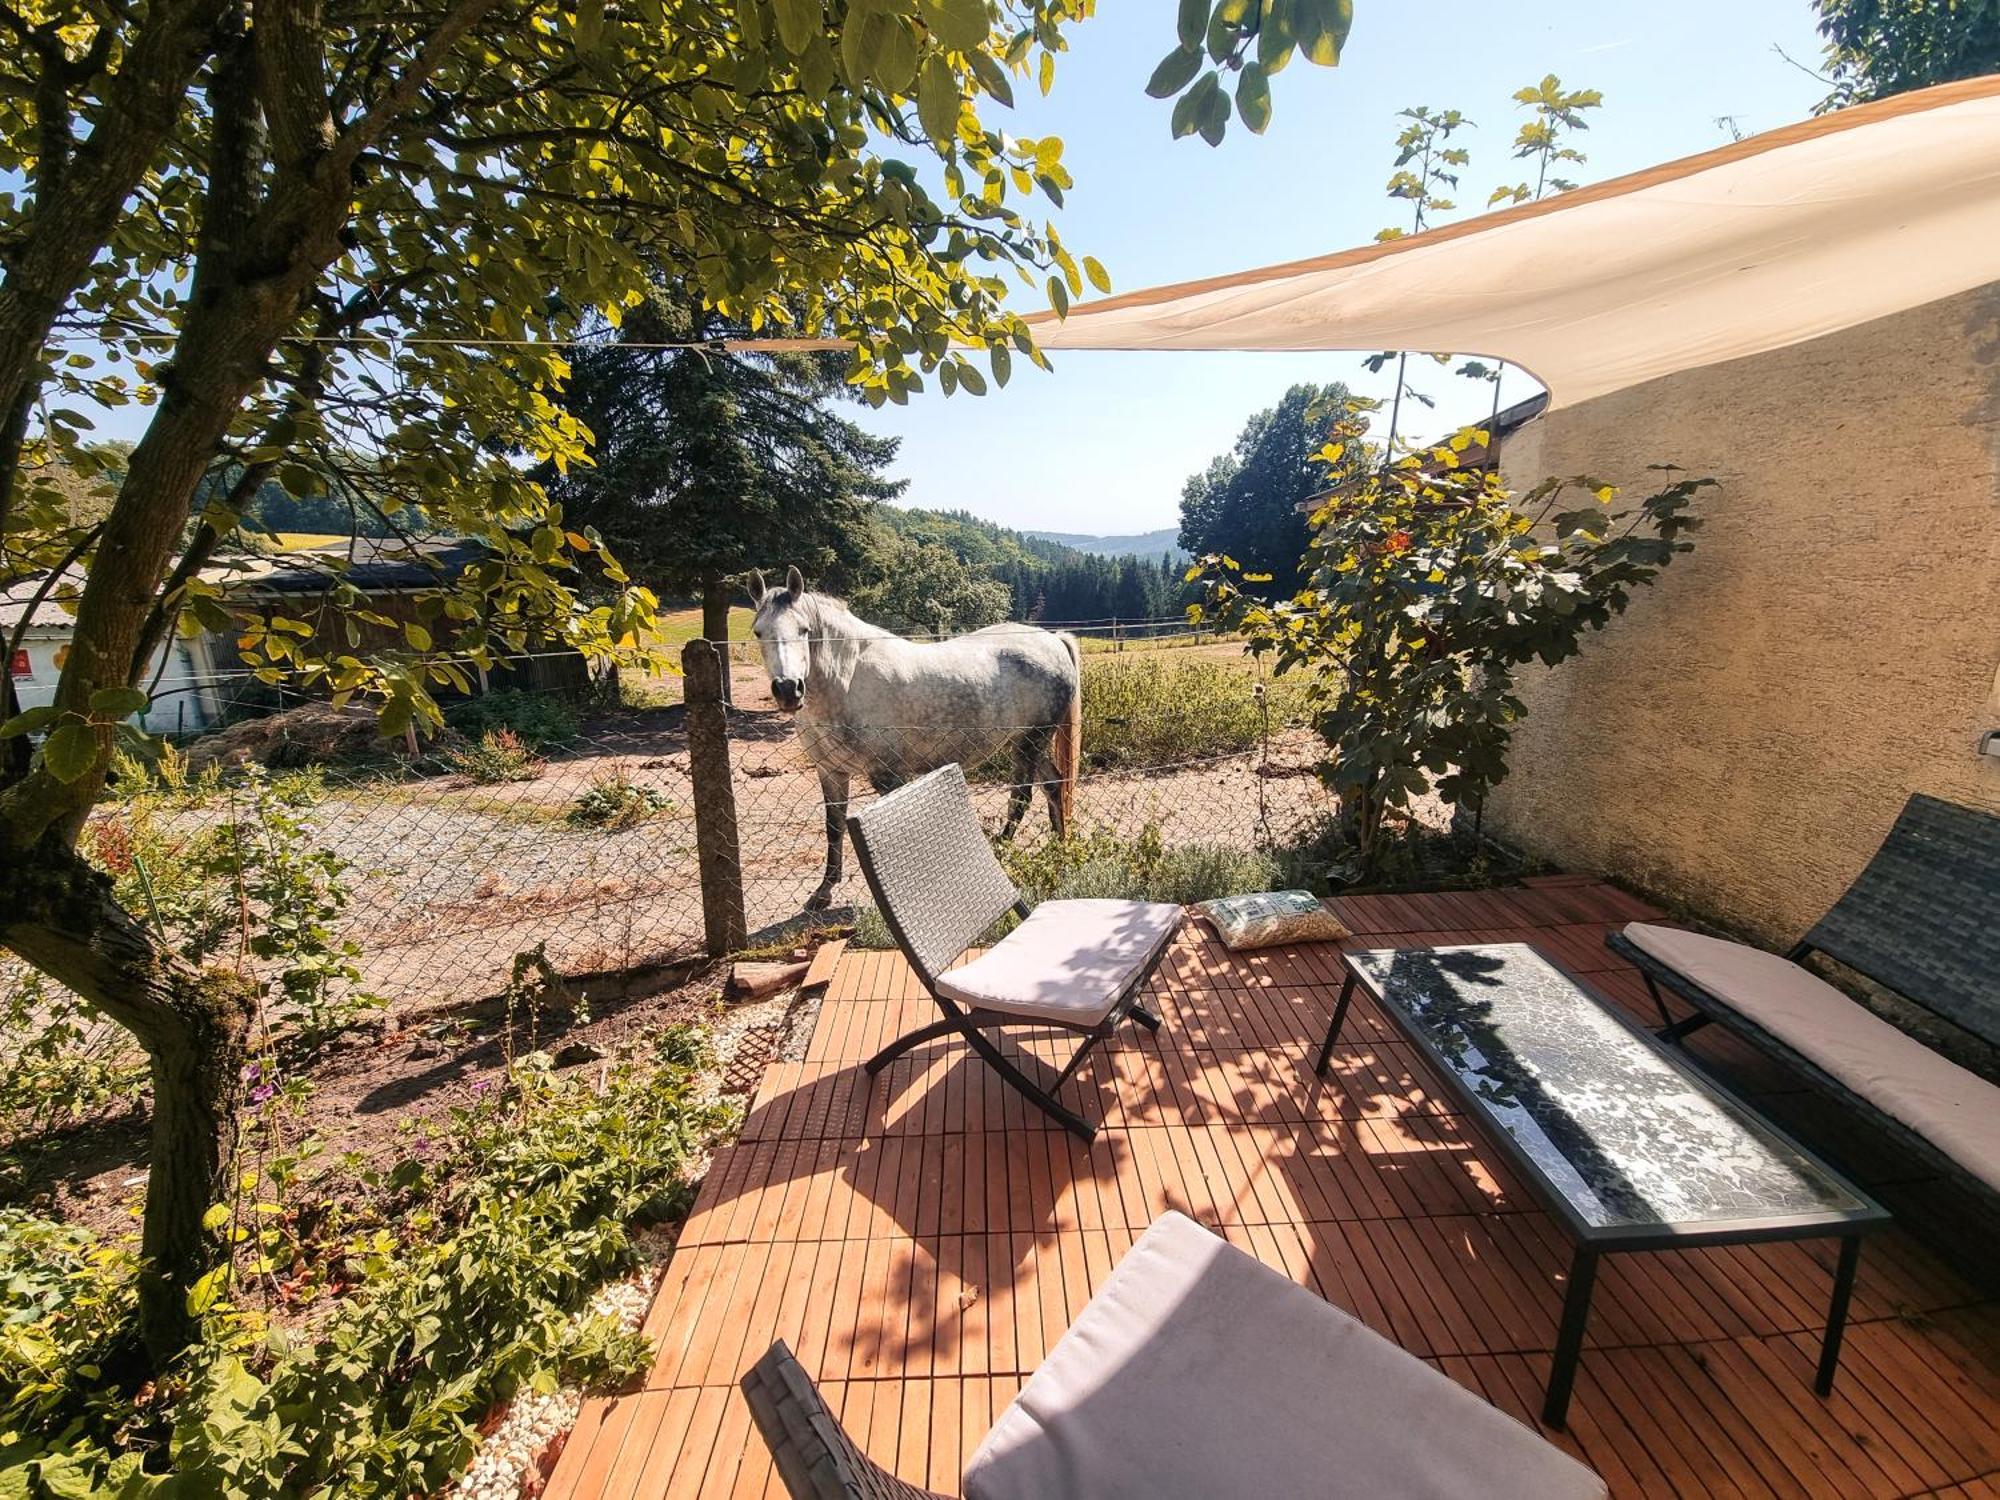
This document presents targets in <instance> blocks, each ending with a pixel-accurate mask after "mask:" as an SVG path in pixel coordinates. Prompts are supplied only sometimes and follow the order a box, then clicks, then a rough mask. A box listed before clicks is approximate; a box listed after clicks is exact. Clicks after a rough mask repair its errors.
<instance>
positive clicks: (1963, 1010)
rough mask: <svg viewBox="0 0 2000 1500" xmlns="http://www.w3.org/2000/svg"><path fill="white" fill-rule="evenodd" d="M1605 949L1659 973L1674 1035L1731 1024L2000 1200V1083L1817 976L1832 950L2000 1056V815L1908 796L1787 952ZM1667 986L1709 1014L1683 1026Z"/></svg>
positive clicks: (1629, 934)
mask: <svg viewBox="0 0 2000 1500" xmlns="http://www.w3.org/2000/svg"><path fill="white" fill-rule="evenodd" d="M1605 942H1606V943H1607V944H1608V945H1609V946H1610V947H1611V949H1612V950H1613V951H1614V952H1616V953H1618V954H1619V955H1620V956H1621V957H1623V958H1626V959H1628V960H1630V961H1631V962H1632V963H1633V964H1634V965H1636V966H1637V967H1638V969H1639V972H1640V973H1641V974H1642V975H1643V976H1644V977H1645V980H1646V986H1647V988H1648V989H1649V990H1650V991H1651V992H1652V995H1653V1000H1654V1003H1655V1004H1656V1005H1658V1006H1659V1010H1660V1020H1661V1023H1662V1029H1661V1031H1660V1035H1661V1036H1663V1037H1666V1038H1668V1039H1669V1040H1674V1041H1678V1040H1680V1039H1681V1038H1682V1037H1685V1036H1687V1035H1688V1034H1689V1033H1690V1032H1692V1031H1695V1030H1697V1029H1699V1028H1700V1027H1703V1026H1706V1025H1708V1024H1709V1023H1710V1022H1711V1021H1723V1022H1726V1023H1727V1024H1728V1025H1729V1027H1730V1029H1731V1030H1734V1031H1738V1032H1741V1033H1742V1034H1743V1035H1745V1036H1746V1037H1748V1038H1750V1039H1751V1040H1752V1041H1754V1042H1756V1043H1757V1044H1758V1045H1759V1046H1761V1047H1762V1048H1764V1049H1766V1050H1767V1051H1769V1052H1771V1053H1772V1054H1773V1055H1775V1056H1777V1057H1779V1058H1781V1059H1783V1060H1784V1061H1785V1062H1786V1063H1788V1064H1790V1065H1791V1066H1792V1067H1793V1068H1795V1069H1796V1070H1797V1071H1798V1072H1799V1073H1801V1074H1803V1075H1804V1076H1805V1077H1806V1078H1808V1079H1809V1080H1811V1081H1812V1082H1813V1083H1815V1084H1817V1085H1818V1086H1819V1087H1821V1088H1823V1089H1825V1090H1826V1091H1828V1092H1829V1093H1831V1094H1832V1095H1834V1096H1835V1097H1837V1098H1840V1099H1842V1100H1845V1101H1846V1102H1848V1103H1850V1104H1853V1105H1856V1106H1858V1107H1859V1108H1861V1109H1863V1110H1864V1111H1866V1112H1867V1113H1868V1114H1869V1115H1870V1116H1871V1117H1872V1118H1874V1119H1875V1120H1876V1121H1878V1122H1879V1123H1880V1124H1881V1125H1882V1127H1883V1128H1884V1129H1885V1130H1886V1131H1887V1132H1888V1133H1889V1134H1890V1135H1891V1136H1893V1137H1894V1138H1895V1139H1896V1140H1897V1141H1898V1142H1900V1143H1901V1144H1902V1145H1903V1146H1905V1147H1906V1148H1907V1149H1908V1150H1909V1151H1910V1153H1911V1154H1912V1155H1913V1156H1915V1157H1916V1158H1917V1159H1918V1160H1920V1161H1922V1162H1924V1163H1925V1164H1927V1165H1928V1166H1930V1167H1931V1168H1933V1169H1935V1170H1936V1171H1938V1172H1940V1173H1941V1174H1943V1175H1945V1176H1947V1177H1949V1178H1951V1179H1953V1180H1954V1181H1958V1182H1962V1183H1964V1184H1966V1185H1967V1186H1969V1187H1971V1188H1972V1189H1973V1190H1974V1191H1975V1192H1977V1193H1979V1194H1981V1195H1982V1196H1983V1197H1985V1198H1988V1199H1991V1200H1994V1201H1995V1202H2000V1087H1996V1086H1995V1085H1994V1084H1993V1083H1991V1082H1989V1081H1988V1080H1986V1079H1984V1078H1981V1077H1980V1076H1979V1075H1978V1074H1976V1073H1973V1072H1972V1071H1970V1070H1969V1069H1966V1068H1962V1067H1960V1066H1958V1065H1957V1064H1956V1063H1954V1062H1952V1061H1950V1060H1949V1059H1947V1058H1945V1057H1943V1056H1941V1055H1940V1054H1939V1053H1937V1052H1936V1051H1934V1050H1932V1049H1931V1048H1929V1047H1927V1046H1926V1045H1925V1044H1924V1043H1923V1042H1921V1041H1920V1040H1918V1039H1917V1038H1916V1037H1913V1036H1911V1035H1910V1034H1909V1033H1907V1032H1905V1031H1902V1030H1901V1029H1899V1028H1897V1027H1896V1026H1893V1025H1891V1024H1890V1023H1889V1022H1888V1021H1886V1020H1883V1019H1882V1018H1881V1017H1880V1016H1877V1015H1876V1014H1875V1013H1874V1012H1873V1011H1871V1010H1869V1009H1868V1008H1867V1007H1865V1006H1863V1005H1861V1004H1859V1003H1858V1002H1857V1001H1855V1000H1853V999H1851V998H1849V997H1848V996H1847V995H1845V994H1843V993H1842V992H1841V991H1839V990H1837V989H1835V988H1834V987H1833V986H1832V985H1830V984H1828V983H1826V982H1825V981H1824V980H1822V979H1821V978H1819V976H1818V975H1816V974H1814V973H1813V972H1812V971H1811V970H1809V969H1807V968H1806V967H1805V966H1804V960H1805V959H1806V957H1807V956H1808V955H1809V954H1812V953H1822V954H1825V955H1826V956H1827V957H1828V958H1831V959H1834V960H1836V961H1837V962H1839V963H1841V964H1844V965H1846V966H1847V967H1848V968H1850V969H1852V970H1854V971H1855V972H1856V973H1859V974H1861V975H1863V976H1865V977H1866V978H1868V979H1871V980H1874V981H1875V982H1876V983H1877V984H1880V985H1882V986H1884V987H1885V988H1887V989H1890V990H1893V991H1894V992H1895V993H1896V994H1898V995H1900V996H1901V997H1903V998H1904V999H1906V1000H1908V1001H1910V1002H1911V1003H1912V1004H1914V1005H1917V1006H1920V1007H1922V1008H1923V1009H1925V1010H1927V1011H1929V1012H1930V1013H1931V1014H1933V1015H1935V1016H1938V1017H1940V1018H1942V1019H1943V1020H1946V1021H1949V1022H1951V1023H1952V1024H1953V1025H1954V1026H1956V1027H1958V1028H1960V1029H1961V1030H1963V1031H1965V1032H1967V1033H1969V1034H1970V1035H1972V1036H1975V1037H1978V1038H1980V1039H1981V1040H1983V1041H1985V1042H1987V1043H1989V1044H1992V1045H1995V1046H2000V817H1996V816H1995V815H1993V814H1992V813H1988V812H1982V811H1980V810H1978V809H1976V808H1970V807H1959V806H1956V805H1954V804H1952V803H1949V802H1942V801H1939V800H1938V799H1937V798H1935V797H1925V796H1915V797H1912V798H1910V800H1909V802H1908V803H1907V804H1906V805H1905V806H1904V808H1903V811H1902V814H1901V815H1900V816H1899V817H1898V818H1897V819H1896V823H1895V826H1894V827H1893V828H1891V829H1890V830H1889V836H1888V837H1887V838H1886V839H1885V840H1883V843H1882V847H1881V849H1880V850H1878V851H1877V852H1876V855H1875V857H1874V858H1873V859H1871V860H1870V861H1869V862H1868V865H1867V867H1866V868H1865V869H1863V870H1862V872H1861V873H1860V874H1859V875H1858V876H1856V877H1855V880H1854V883H1853V884H1852V885H1851V886H1849V887H1848V888H1847V891H1846V893H1845V894H1844V895H1842V896H1841V898H1840V899H1839V900H1838V901H1837V902H1835V903H1834V905H1833V908H1832V910H1830V911H1829V912H1827V914H1826V915H1825V916H1824V917H1822V918H1821V919H1820V920H1819V922H1818V923H1817V924H1815V925H1814V927H1813V929H1812V930H1811V931H1810V932H1808V933H1807V934H1806V935H1805V937H1804V938H1802V939H1801V940H1800V941H1799V942H1798V944H1797V945H1796V946H1794V947H1793V948H1792V949H1791V951H1790V952H1788V953H1786V954H1785V955H1784V956H1783V957H1780V956H1779V955H1777V954H1775V953H1766V952H1764V951H1763V950H1761V949H1757V948H1750V947H1746V946H1744V945H1743V944H1740V943H1730V942H1724V941H1722V940H1721V939H1719V938H1710V937H1703V936H1701V935H1700V934H1698V933H1692V932H1683V931H1680V930H1678V929H1676V928H1670V927H1659V926H1654V925H1652V924H1649V923H1643V922H1634V923H1632V924H1631V925H1629V926H1628V927H1626V928H1625V930H1624V931H1623V932H1616V933H1611V934H1610V935H1608V936H1607V937H1606V938H1605ZM1662 988H1665V989H1666V990H1669V991H1671V992H1672V993H1673V994H1675V995H1677V996H1679V997H1680V998H1681V999H1682V1000H1685V1001H1686V1002H1687V1003H1688V1004H1689V1005H1691V1006H1693V1007H1694V1010H1695V1013H1694V1014H1693V1015H1691V1016H1688V1017H1686V1018H1684V1019H1682V1020H1678V1021H1677V1020H1675V1019H1674V1017H1673V1015H1672V1014H1671V1013H1670V1012H1669V1011H1668V1009H1667V1004H1666V1000H1665V998H1664V996H1662V994H1661V989H1662Z"/></svg>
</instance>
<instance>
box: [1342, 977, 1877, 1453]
mask: <svg viewBox="0 0 2000 1500" xmlns="http://www.w3.org/2000/svg"><path fill="white" fill-rule="evenodd" d="M1341 958H1342V960H1343V962H1344V963H1345V964H1346V967H1347V978H1346V982H1345V983H1344V984H1343V985H1342V986H1341V991H1340V999H1339V1001H1338V1003H1337V1004H1336V1005H1335V1006H1334V1011H1333V1020H1332V1024H1331V1025H1330V1026H1329V1027H1328V1028H1327V1034H1326V1043H1325V1045H1324V1046H1322V1047H1321V1048H1320V1054H1319V1064H1318V1068H1317V1071H1318V1072H1319V1073H1321V1074H1324V1073H1325V1072H1326V1068H1327V1064H1328V1062H1329V1060H1330V1059H1331V1058H1332V1055H1333V1048H1334V1044H1335V1042H1336V1041H1337V1040H1338V1038H1339V1036H1340V1028H1341V1023H1342V1022H1343V1021H1345V1020H1346V1018H1347V1007H1348V1002H1349V1001H1350V1000H1352V999H1353V997H1354V987H1355V985H1356V984H1357V983H1358V984H1361V985H1363V986H1365V987H1366V988H1367V990H1368V992H1369V994H1370V995H1372V996H1374V997H1375V998H1376V999H1377V1000H1379V1001H1380V1002H1382V1006H1383V1008H1384V1009H1385V1010H1387V1011H1388V1012H1389V1014H1390V1015H1391V1016H1392V1017H1393V1018H1394V1019H1395V1021H1396V1023H1397V1024H1398V1025H1399V1026H1400V1027H1401V1028H1402V1029H1403V1030H1404V1031H1405V1032H1406V1033H1407V1034H1408V1035H1409V1037H1410V1039H1411V1040H1412V1041H1413V1042H1415V1043H1416V1045H1417V1046H1418V1048H1419V1049H1420V1050H1421V1051H1422V1052H1423V1053H1424V1054H1425V1055H1426V1056H1427V1057H1428V1058H1429V1059H1430V1061H1431V1063H1432V1064H1433V1065H1434V1067H1435V1068H1436V1070H1437V1072H1438V1073H1439V1075H1440V1076H1441V1077H1442V1078H1443V1079H1444V1081H1445V1082H1446V1084H1447V1085H1449V1086H1450V1088H1451V1089H1452V1090H1453V1091H1454V1092H1455V1093H1456V1094H1457V1095H1458V1097H1459V1099H1460V1101H1461V1102H1462V1103H1463V1104H1464V1105H1465V1106H1466V1108H1467V1109H1468V1111H1469V1112H1470V1113H1471V1114H1472V1115H1473V1116H1474V1117H1475V1119H1476V1120H1477V1121H1478V1122H1479V1123H1480V1124H1482V1125H1483V1126H1484V1127H1485V1134H1486V1135H1488V1136H1489V1137H1490V1138H1491V1139H1492V1140H1493V1142H1494V1144H1495V1145H1497V1146H1499V1147H1500V1148H1501V1149H1502V1150H1503V1151H1504V1152H1505V1153H1506V1155H1507V1157H1508V1158H1509V1159H1510V1160H1511V1161H1512V1163H1513V1164H1514V1166H1515V1167H1517V1168H1518V1169H1519V1170H1520V1171H1521V1172H1522V1174H1523V1175H1524V1176H1525V1177H1526V1178H1527V1179H1528V1181H1529V1183H1530V1184H1531V1185H1532V1186H1533V1187H1534V1189H1535V1191H1536V1192H1537V1194H1538V1195H1539V1196H1540V1197H1541V1198H1542V1199H1543V1200H1544V1201H1546V1202H1547V1203H1548V1205H1549V1207H1550V1208H1551V1209H1553V1210H1554V1212H1555V1214H1556V1217H1557V1218H1558V1219H1559V1220H1561V1222H1562V1223H1563V1224H1564V1226H1565V1227H1566V1228H1567V1229H1568V1232H1569V1236H1570V1239H1571V1241H1572V1243H1573V1244H1574V1247H1575V1249H1574V1251H1573V1254H1572V1257H1571V1261H1570V1273H1569V1287H1568V1292H1567V1294H1566V1296H1565V1298H1564V1302H1563V1315H1562V1326H1561V1328H1560V1330H1559V1331H1558V1333H1557V1335H1556V1348H1555V1362H1554V1365H1553V1367H1552V1368H1551V1370H1550V1372H1549V1384H1548V1390H1547V1393H1546V1397H1545V1400H1544V1404H1543V1408H1542V1420H1543V1421H1544V1422H1547V1423H1548V1424H1549V1425H1550V1426H1551V1427H1561V1426H1562V1425H1563V1419H1564V1417H1565V1416H1566V1415H1567V1413H1568V1410H1569V1397H1570V1389H1571V1386H1572V1385H1573V1384H1574V1381H1575V1378H1576V1365H1577V1359H1578V1357H1579V1356H1580V1355H1581V1353H1582V1350H1583V1332H1584V1325H1585V1323H1586V1322H1587V1321H1588V1319H1589V1316H1590V1294H1591V1287H1592V1285H1593V1283H1594V1282H1595V1280H1596V1276H1597V1258H1598V1257H1599V1256H1600V1255H1604V1254H1609V1253H1613V1252H1617V1251H1631V1250H1665V1249H1692V1248H1698V1247H1700V1246H1703V1245H1744V1244H1753V1243H1757V1242H1759V1241H1769V1240H1793V1239H1816V1238H1834V1237H1838V1238H1839V1239H1840V1241H1841V1246H1840V1262H1839V1267H1838V1269H1837V1270H1836V1272H1835V1274H1834V1285H1833V1301H1832V1305H1831V1308H1830V1310H1829V1311H1828V1314H1827V1321H1826V1333H1825V1336H1824V1338H1823V1339H1822V1341H1821V1345H1820V1361H1819V1376H1818V1380H1817V1381H1816V1383H1815V1385H1816V1389H1817V1390H1818V1391H1819V1393H1820V1394H1821V1395H1822V1396H1824V1395H1826V1394H1827V1393H1828V1392H1829V1391H1831V1390H1832V1388H1833V1373H1834V1370H1835V1368H1836V1366H1837V1365H1838V1364H1839V1361H1840V1339H1841V1332H1842V1330H1843V1328H1844V1327H1845V1326H1846V1322H1847V1305H1848V1301H1849V1299H1850V1297H1851V1295H1852V1293H1853V1290H1854V1272H1855V1267H1856V1265H1857V1264H1858V1263H1859V1260H1860V1254H1861V1236H1862V1235H1864V1234H1866V1233H1867V1232H1868V1231H1869V1230H1872V1229H1876V1228H1879V1227H1880V1226H1881V1225H1883V1224H1886V1223H1887V1222H1888V1221H1889V1214H1888V1212H1887V1211H1886V1210H1885V1209H1883V1208H1882V1207H1880V1206H1879V1205H1878V1204H1876V1203H1875V1202H1874V1201H1873V1200H1871V1199H1870V1198H1868V1197H1867V1195H1865V1194H1864V1193H1862V1192H1861V1191H1860V1190H1859V1189H1857V1188H1855V1187H1854V1186H1853V1185H1852V1184H1851V1183H1849V1182H1848V1181H1847V1180H1846V1179H1845V1178H1843V1177H1841V1176H1840V1175H1839V1174H1838V1173H1836V1172H1834V1171H1833V1170H1832V1169H1831V1168H1830V1167H1828V1166H1827V1165H1826V1164H1825V1163H1823V1162H1822V1161H1820V1160H1819V1158H1817V1157H1816V1156H1814V1155H1813V1154H1812V1153H1811V1152H1809V1151H1807V1150H1806V1149H1805V1148H1804V1147H1802V1146H1800V1145H1799V1144H1798V1143H1797V1142H1795V1141H1793V1140H1792V1139H1791V1138H1790V1137H1788V1136H1786V1135H1785V1134H1783V1133H1782V1132H1781V1131H1779V1130H1778V1129H1777V1128H1776V1127H1775V1126H1773V1125H1771V1124H1770V1123H1769V1122H1768V1121H1766V1120H1764V1119H1762V1118H1761V1117H1759V1116H1758V1115H1757V1114H1755V1113H1754V1112H1752V1111H1751V1110H1750V1109H1749V1108H1747V1107H1746V1106H1745V1105H1743V1104H1742V1103H1741V1102H1740V1101H1738V1100H1736V1099H1734V1098H1732V1097H1730V1095H1729V1094H1727V1093H1726V1092H1724V1091H1723V1090H1722V1088H1721V1087H1720V1086H1719V1085H1717V1084H1716V1083H1714V1082H1712V1081H1711V1080H1710V1079H1709V1078H1708V1077H1707V1076H1706V1075H1705V1074H1704V1073H1702V1072H1701V1071H1700V1070H1699V1069H1698V1068H1697V1067H1695V1065H1694V1064H1693V1063H1692V1062H1691V1061H1690V1060H1689V1059H1688V1058H1687V1057H1686V1056H1685V1054H1684V1053H1682V1052H1681V1051H1680V1050H1679V1049H1678V1048H1672V1047H1669V1046H1667V1045H1665V1044H1664V1043H1662V1042H1659V1041H1657V1040H1656V1039H1655V1038H1654V1037H1652V1036H1651V1035H1650V1034H1648V1033H1647V1032H1645V1031H1643V1030H1642V1029H1640V1028H1639V1027H1638V1026H1636V1025H1634V1024H1632V1023H1630V1022H1627V1021H1626V1020H1624V1019H1623V1018H1622V1017H1620V1016H1618V1015H1617V1014H1615V1013H1614V1012H1612V1011H1610V1010H1608V1009H1606V1008H1605V1007H1604V1006H1602V1005H1600V1004H1599V1003H1598V1002H1597V1001H1596V1000H1594V999H1592V998H1591V996H1590V995H1589V994H1587V993H1586V992H1585V991H1584V990H1582V989H1580V988H1579V987H1578V986H1577V985H1576V983H1575V982H1574V981H1573V980H1571V979H1570V978H1569V977H1568V976H1567V975H1566V974H1564V973H1563V972H1562V971H1561V970H1559V969H1557V968H1556V967H1555V965H1553V964H1551V963H1550V962H1549V961H1548V960H1547V959H1545V958H1543V957H1542V956H1541V955H1540V954H1539V953H1537V952H1536V951H1535V950H1534V949H1533V948H1530V947H1528V946H1527V945H1526V944H1525V943H1495V944H1478V945H1471V946H1466V947H1441V948H1377V949H1369V950H1366V951H1363V952H1356V953H1344V954H1342V955H1341Z"/></svg>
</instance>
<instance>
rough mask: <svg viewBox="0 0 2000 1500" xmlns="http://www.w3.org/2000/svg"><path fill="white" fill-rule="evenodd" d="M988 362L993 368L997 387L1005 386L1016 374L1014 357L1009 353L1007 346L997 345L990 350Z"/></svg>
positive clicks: (987, 356)
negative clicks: (1010, 377)
mask: <svg viewBox="0 0 2000 1500" xmlns="http://www.w3.org/2000/svg"><path fill="white" fill-rule="evenodd" d="M986 362H987V364H989V365H991V366H992V367H993V381H994V384H996V385H1003V386H1004V385H1005V384H1006V383H1007V377H1008V376H1009V375H1011V374H1013V373H1014V356H1013V355H1012V354H1010V353H1009V352H1008V350H1007V346H1006V345H1005V344H995V345H994V346H993V347H992V348H990V349H988V350H987V351H986Z"/></svg>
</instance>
